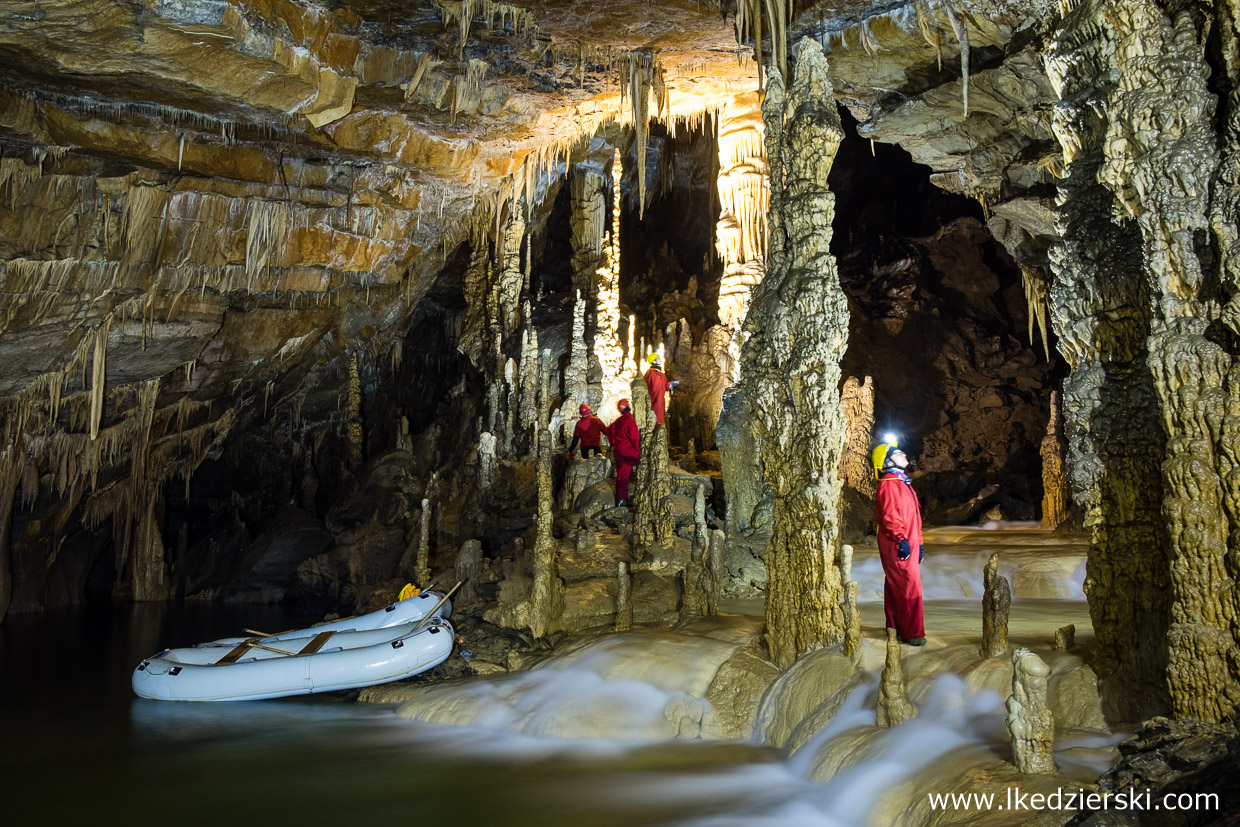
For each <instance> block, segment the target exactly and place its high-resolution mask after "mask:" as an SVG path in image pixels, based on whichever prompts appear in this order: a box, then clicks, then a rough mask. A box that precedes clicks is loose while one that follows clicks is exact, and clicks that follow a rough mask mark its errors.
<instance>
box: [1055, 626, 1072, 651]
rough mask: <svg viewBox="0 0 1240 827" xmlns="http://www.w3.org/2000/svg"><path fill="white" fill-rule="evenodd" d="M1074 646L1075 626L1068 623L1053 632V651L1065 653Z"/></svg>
mask: <svg viewBox="0 0 1240 827" xmlns="http://www.w3.org/2000/svg"><path fill="white" fill-rule="evenodd" d="M1073 646H1076V624H1074V623H1069V624H1068V625H1067V626H1060V627H1059V628H1058V629H1056V630H1055V651H1056V652H1066V651H1068V650H1069V649H1071V648H1072V647H1073Z"/></svg>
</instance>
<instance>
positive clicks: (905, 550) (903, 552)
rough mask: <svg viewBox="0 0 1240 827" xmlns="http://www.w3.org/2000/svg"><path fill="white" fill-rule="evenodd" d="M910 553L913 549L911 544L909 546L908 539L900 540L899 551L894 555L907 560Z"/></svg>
mask: <svg viewBox="0 0 1240 827" xmlns="http://www.w3.org/2000/svg"><path fill="white" fill-rule="evenodd" d="M912 553H913V549H912V547H911V546H909V544H908V540H901V541H900V551H899V552H898V553H897V554H896V556H897V557H899V558H900V559H901V560H907V559H908V558H909V555H911V554H912Z"/></svg>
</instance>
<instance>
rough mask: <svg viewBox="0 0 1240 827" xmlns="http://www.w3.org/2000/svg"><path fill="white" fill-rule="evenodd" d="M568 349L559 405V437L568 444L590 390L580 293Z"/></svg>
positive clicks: (583, 311)
mask: <svg viewBox="0 0 1240 827" xmlns="http://www.w3.org/2000/svg"><path fill="white" fill-rule="evenodd" d="M569 347H570V351H569V358H568V364H567V365H566V366H565V367H564V402H563V404H561V405H560V416H561V418H562V419H563V422H564V430H565V431H566V433H565V434H563V435H561V437H560V439H561V441H562V442H568V441H569V440H570V439H571V437H572V431H573V426H574V423H576V422H577V418H578V413H577V409H578V407H579V406H580V405H581V404H582V403H583V402H588V401H589V390H590V389H589V386H588V385H587V384H586V370H587V369H588V367H589V361H588V360H589V355H590V353H589V350H588V349H587V347H586V303H585V300H584V299H582V297H581V293H580V292H578V293H577V300H576V302H575V303H574V304H573V338H572V342H571V343H570V345H569Z"/></svg>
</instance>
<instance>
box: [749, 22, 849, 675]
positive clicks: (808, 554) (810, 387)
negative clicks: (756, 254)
mask: <svg viewBox="0 0 1240 827" xmlns="http://www.w3.org/2000/svg"><path fill="white" fill-rule="evenodd" d="M796 55H797V58H796V67H797V68H796V75H795V77H794V79H793V81H792V84H791V87H790V88H789V90H788V94H787V99H786V100H785V96H784V90H783V82H782V79H780V78H779V76H778V75H776V74H774V73H772V75H771V76H770V82H769V84H768V87H767V95H766V100H765V102H764V103H763V118H764V120H765V122H766V140H767V156H768V158H769V159H770V164H771V170H772V172H771V208H772V210H771V215H770V223H771V241H770V244H771V257H770V262H769V264H770V266H769V270H768V273H767V276H766V278H765V279H764V280H763V281H762V283H761V285H760V286H759V287H758V288H757V289H755V291H754V296H753V303H752V306H751V308H750V312H749V316H748V318H747V320H746V326H745V330H746V331H747V332H749V333H751V334H752V335H751V338H750V339H749V341H748V342H746V343H745V346H744V349H743V351H742V355H741V359H742V363H741V384H742V387H743V389H744V398H745V404H746V410H747V413H748V422H747V423H746V426H745V427H746V428H749V429H751V430H752V431H753V432H754V433H755V434H756V436H757V439H756V442H757V443H758V445H759V450H760V452H761V453H760V457H761V463H762V468H763V473H764V475H765V479H766V482H767V484H768V485H769V486H770V489H771V491H772V492H773V494H774V524H773V529H772V537H771V541H770V544H769V545H768V546H767V550H766V568H767V572H768V576H769V584H768V589H767V600H766V620H767V631H766V643H767V646H768V648H769V651H770V653H771V658H772V660H773V661H774V662H775V663H776V664H777V665H779V666H787V665H789V664H791V663H792V662H793V661H794V660H796V658H797V657H799V656H800V655H802V654H804V653H806V652H808V651H811V650H813V649H816V648H818V647H820V646H825V645H831V644H835V643H838V642H839V641H840V640H841V639H842V638H843V633H844V618H843V614H842V612H841V609H840V601H841V599H842V598H843V593H844V588H843V583H842V581H841V579H840V570H839V564H838V560H837V558H838V555H839V546H840V521H839V499H840V480H839V477H838V475H837V473H836V469H837V468H838V467H839V462H840V456H841V454H842V451H843V439H844V418H843V413H842V411H841V410H840V402H839V384H840V371H839V360H840V356H841V355H842V354H843V351H844V347H845V345H846V340H847V330H848V307H847V303H846V301H845V299H844V294H843V291H842V290H840V286H839V277H838V275H837V274H836V271H835V262H834V259H833V258H832V256H831V254H830V252H829V245H830V241H831V218H832V215H833V199H832V196H831V193H830V191H829V190H828V189H827V185H826V180H827V173H828V172H829V171H830V168H831V162H832V160H833V158H834V157H835V151H836V149H837V148H838V146H839V142H840V140H841V139H842V138H843V132H842V131H841V129H840V125H839V116H838V114H836V111H835V107H834V104H833V102H832V100H831V85H830V82H829V81H828V79H827V64H826V60H825V58H824V57H823V55H822V47H821V46H819V45H818V44H817V43H816V42H813V41H809V40H802V41H801V42H800V43H799V44H798V45H797V48H796Z"/></svg>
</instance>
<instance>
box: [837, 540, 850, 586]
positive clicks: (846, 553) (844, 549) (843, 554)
mask: <svg viewBox="0 0 1240 827" xmlns="http://www.w3.org/2000/svg"><path fill="white" fill-rule="evenodd" d="M852 560H853V547H852V546H850V545H849V544H848V543H844V544H843V545H842V546H840V576H841V577H843V578H844V582H845V583H847V582H848V581H849V580H852Z"/></svg>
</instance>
